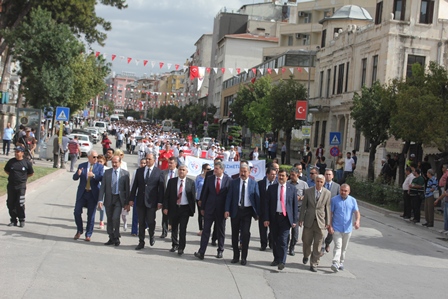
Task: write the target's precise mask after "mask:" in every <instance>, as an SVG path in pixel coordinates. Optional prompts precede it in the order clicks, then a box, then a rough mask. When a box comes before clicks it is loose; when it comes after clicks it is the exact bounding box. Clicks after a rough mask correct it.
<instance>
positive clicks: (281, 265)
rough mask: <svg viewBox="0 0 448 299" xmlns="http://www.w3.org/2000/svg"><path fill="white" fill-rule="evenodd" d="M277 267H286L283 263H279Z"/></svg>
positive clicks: (280, 268) (281, 268)
mask: <svg viewBox="0 0 448 299" xmlns="http://www.w3.org/2000/svg"><path fill="white" fill-rule="evenodd" d="M277 269H279V270H283V269H285V264H283V263H280V264H278V268H277Z"/></svg>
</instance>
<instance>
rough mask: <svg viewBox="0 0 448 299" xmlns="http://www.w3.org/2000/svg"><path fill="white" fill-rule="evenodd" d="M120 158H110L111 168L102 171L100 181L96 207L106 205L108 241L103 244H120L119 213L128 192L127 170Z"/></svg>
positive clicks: (99, 207)
mask: <svg viewBox="0 0 448 299" xmlns="http://www.w3.org/2000/svg"><path fill="white" fill-rule="evenodd" d="M120 165H121V158H120V157H119V156H114V157H113V158H112V168H110V169H107V170H106V171H105V172H104V175H103V180H102V181H101V187H100V193H99V201H98V209H101V208H102V207H103V204H104V206H105V207H106V216H107V233H108V234H109V241H107V242H106V243H105V244H104V245H115V246H119V245H120V215H121V211H122V208H123V207H124V205H125V201H126V199H127V198H128V196H129V192H130V183H129V182H130V179H129V172H128V171H126V170H124V169H121V168H120Z"/></svg>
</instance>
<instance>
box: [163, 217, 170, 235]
mask: <svg viewBox="0 0 448 299" xmlns="http://www.w3.org/2000/svg"><path fill="white" fill-rule="evenodd" d="M168 224H169V217H168V216H167V215H165V214H162V235H164V236H167V235H168Z"/></svg>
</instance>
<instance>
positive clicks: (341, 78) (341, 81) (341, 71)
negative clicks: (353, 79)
mask: <svg viewBox="0 0 448 299" xmlns="http://www.w3.org/2000/svg"><path fill="white" fill-rule="evenodd" d="M344 66H345V65H344V64H340V65H339V73H338V94H341V93H342V87H343V86H344Z"/></svg>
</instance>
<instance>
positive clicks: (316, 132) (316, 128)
mask: <svg viewBox="0 0 448 299" xmlns="http://www.w3.org/2000/svg"><path fill="white" fill-rule="evenodd" d="M319 125H320V122H319V121H316V123H315V125H314V130H315V131H314V147H317V143H318V141H319Z"/></svg>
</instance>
